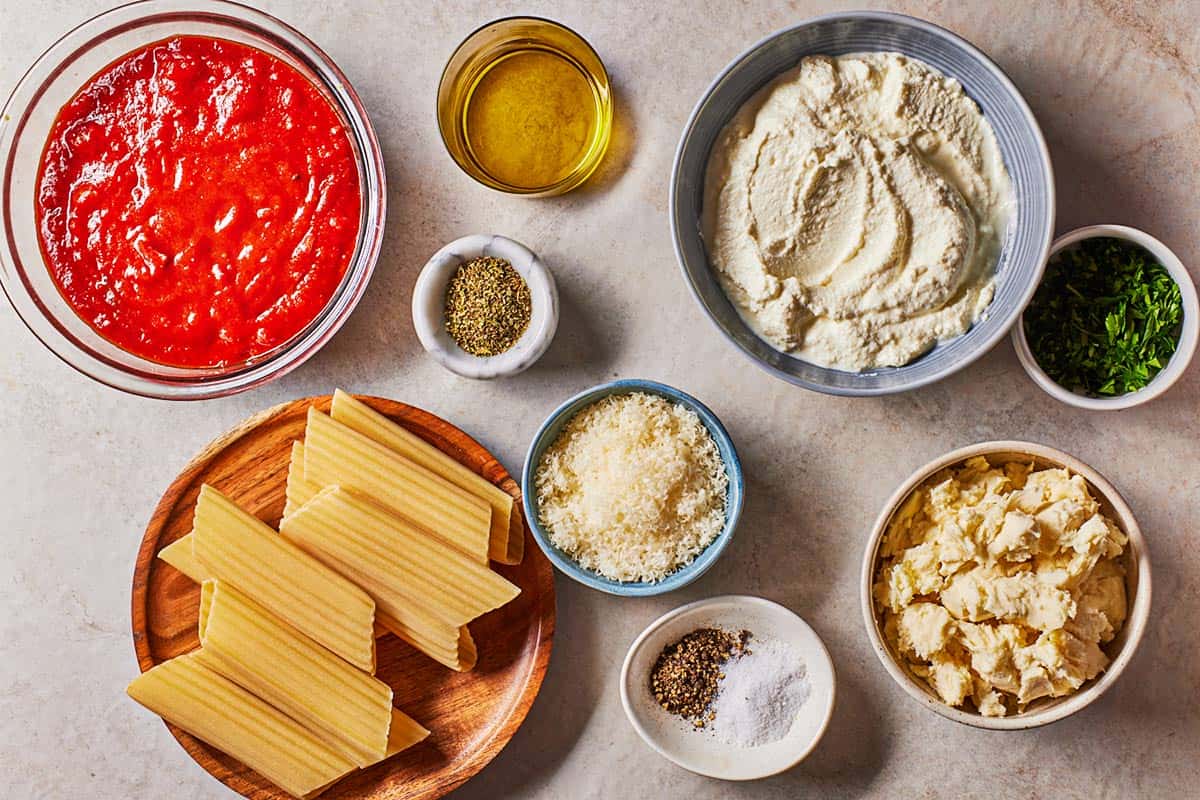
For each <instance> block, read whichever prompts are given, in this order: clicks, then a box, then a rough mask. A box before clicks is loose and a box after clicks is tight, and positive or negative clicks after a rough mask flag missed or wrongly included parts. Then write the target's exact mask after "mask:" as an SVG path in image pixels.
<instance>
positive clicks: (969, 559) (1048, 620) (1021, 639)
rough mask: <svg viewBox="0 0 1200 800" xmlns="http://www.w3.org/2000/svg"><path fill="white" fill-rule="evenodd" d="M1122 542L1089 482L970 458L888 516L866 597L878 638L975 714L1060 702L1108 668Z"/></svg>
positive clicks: (1122, 606)
mask: <svg viewBox="0 0 1200 800" xmlns="http://www.w3.org/2000/svg"><path fill="white" fill-rule="evenodd" d="M1126 544H1127V539H1126V536H1125V534H1124V533H1123V532H1122V531H1121V529H1120V528H1119V527H1118V526H1117V525H1116V524H1115V523H1114V522H1113V521H1112V520H1110V519H1109V518H1108V517H1106V516H1105V515H1104V514H1103V512H1102V510H1101V508H1100V504H1099V503H1098V502H1097V501H1096V498H1095V497H1093V495H1092V493H1091V489H1090V488H1089V487H1088V484H1087V481H1085V480H1084V479H1083V477H1082V476H1080V475H1074V474H1071V473H1070V472H1069V471H1068V470H1065V469H1041V470H1035V469H1034V467H1033V465H1032V464H1020V463H1008V464H1005V465H1003V466H993V465H992V464H990V463H989V462H988V461H987V459H985V458H982V457H977V458H973V459H970V460H968V461H967V462H966V463H965V464H964V465H963V466H961V467H958V468H954V469H947V470H943V471H942V472H940V473H938V474H937V475H935V476H933V478H931V479H930V480H929V481H927V482H926V483H925V484H923V485H922V486H921V487H919V488H917V489H916V490H915V491H914V492H913V494H912V495H910V497H909V498H908V499H907V500H906V501H905V502H904V503H903V504H902V505H901V506H900V508H899V510H898V511H897V512H896V514H895V515H894V516H893V518H892V520H891V522H890V523H889V527H888V530H887V532H886V534H885V536H884V539H883V542H882V543H881V546H880V554H881V557H882V563H881V565H880V567H879V569H878V572H877V575H876V582H875V586H874V594H875V601H876V605H877V607H878V608H879V610H880V613H881V615H882V621H883V630H884V635H885V636H886V638H887V639H888V640H889V642H890V644H891V645H892V648H893V650H894V652H895V653H897V654H898V655H899V656H900V657H901V658H902V659H904V660H905V661H907V662H908V665H909V667H910V668H911V671H912V672H913V673H914V674H915V675H917V676H918V677H920V678H923V679H924V680H926V681H927V682H928V683H929V685H930V687H931V688H932V689H933V690H934V692H936V693H937V695H938V696H939V697H941V699H942V700H943V701H944V702H946V703H947V704H949V705H952V706H960V705H963V704H965V703H967V702H968V701H970V702H971V703H972V704H973V705H974V706H975V708H976V709H977V710H978V711H979V712H980V713H981V714H983V715H985V716H1004V715H1007V714H1010V713H1013V712H1014V711H1016V712H1020V711H1023V710H1024V709H1025V707H1026V705H1027V704H1029V703H1031V702H1033V701H1034V700H1037V699H1038V698H1042V697H1062V696H1064V695H1067V694H1070V693H1071V692H1074V691H1076V690H1078V689H1079V687H1080V686H1082V685H1083V684H1084V683H1085V682H1087V681H1089V680H1091V679H1092V678H1095V677H1096V676H1097V675H1099V674H1100V673H1101V672H1103V671H1104V669H1105V668H1106V667H1107V666H1108V656H1106V655H1105V653H1104V651H1103V650H1102V649H1101V645H1103V644H1106V643H1108V642H1110V641H1112V639H1113V638H1114V637H1115V636H1116V634H1117V632H1118V631H1119V630H1120V628H1121V625H1122V624H1124V621H1125V616H1126V596H1125V571H1124V567H1123V565H1122V561H1121V557H1122V554H1123V553H1124V550H1125V546H1126Z"/></svg>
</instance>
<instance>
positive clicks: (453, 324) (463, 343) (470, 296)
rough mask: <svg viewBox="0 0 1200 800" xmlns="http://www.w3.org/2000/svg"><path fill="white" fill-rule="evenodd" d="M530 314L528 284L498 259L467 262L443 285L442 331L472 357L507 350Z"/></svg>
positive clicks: (479, 259)
mask: <svg viewBox="0 0 1200 800" xmlns="http://www.w3.org/2000/svg"><path fill="white" fill-rule="evenodd" d="M531 314H532V303H531V298H530V294H529V286H528V284H526V283H525V279H524V278H522V277H521V275H520V273H518V272H517V271H516V270H515V269H513V266H512V264H510V263H508V262H507V261H505V260H504V259H502V258H491V257H488V256H484V257H481V258H476V259H473V260H472V261H468V262H467V263H465V264H463V265H462V266H461V267H459V268H458V270H457V271H456V272H455V273H454V275H453V276H452V277H451V278H450V282H449V283H448V284H447V285H446V305H445V317H446V332H447V333H449V334H450V338H452V339H454V341H455V342H456V343H457V344H458V346H459V347H461V348H462V349H463V350H465V351H467V352H468V353H470V354H471V355H473V356H494V355H498V354H500V353H503V352H504V351H505V350H508V349H509V348H510V347H512V346H513V345H514V344H516V343H517V340H518V339H520V338H521V334H523V333H525V329H526V328H528V327H529V319H530V316H531Z"/></svg>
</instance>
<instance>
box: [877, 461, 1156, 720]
mask: <svg viewBox="0 0 1200 800" xmlns="http://www.w3.org/2000/svg"><path fill="white" fill-rule="evenodd" d="M975 456H987V457H988V460H989V461H991V462H992V463H993V464H1003V463H1008V462H1009V461H1014V460H1019V461H1025V462H1028V461H1033V462H1034V463H1035V464H1036V465H1037V466H1039V467H1066V468H1067V469H1068V470H1070V471H1071V472H1073V473H1075V474H1078V475H1082V476H1083V478H1084V480H1086V481H1087V482H1088V485H1089V486H1090V487H1091V489H1092V493H1093V494H1094V495H1095V497H1096V499H1097V500H1098V501H1099V503H1100V507H1101V509H1102V511H1103V512H1104V513H1105V514H1106V515H1108V517H1109V518H1110V519H1112V520H1113V521H1114V522H1116V523H1117V525H1118V526H1119V527H1120V528H1121V530H1122V531H1124V532H1125V535H1126V536H1128V537H1129V544H1128V546H1127V547H1126V549H1125V554H1124V556H1123V558H1124V559H1125V567H1126V574H1125V591H1126V597H1127V598H1128V603H1129V611H1128V615H1127V617H1126V619H1125V625H1124V626H1123V627H1122V628H1121V630H1120V631H1119V632H1118V633H1117V636H1116V638H1115V639H1113V641H1111V642H1109V643H1108V644H1106V645H1105V646H1104V647H1103V648H1102V649H1103V650H1104V652H1105V653H1106V654H1107V655H1108V656H1109V658H1111V659H1112V663H1110V664H1109V665H1108V669H1106V670H1105V671H1104V672H1102V673H1101V674H1100V675H1099V677H1097V678H1095V679H1094V680H1091V681H1089V682H1088V683H1085V684H1084V685H1083V686H1082V687H1080V688H1079V690H1078V691H1077V692H1075V693H1074V694H1071V695H1067V696H1066V697H1059V698H1042V699H1041V700H1036V701H1034V702H1033V703H1031V704H1030V705H1029V707H1028V708H1027V709H1026V710H1025V713H1024V714H1017V715H1013V716H1009V717H985V716H983V715H981V714H979V713H977V712H975V711H968V710H965V709H961V708H954V707H952V706H948V705H946V704H945V703H943V702H942V701H941V699H940V698H939V697H938V696H937V695H936V694H935V693H934V691H933V689H932V688H930V686H929V684H927V683H926V682H925V681H923V680H921V679H920V678H918V677H916V676H915V675H913V674H912V673H911V672H910V671H909V670H908V668H907V667H906V666H905V665H904V661H903V659H901V658H899V657H898V656H897V655H896V654H895V653H893V652H892V649H891V647H890V646H889V645H888V643H887V640H886V639H885V637H884V636H883V631H882V622H881V620H880V619H879V614H878V612H877V609H876V607H875V601H874V597H873V596H872V591H871V590H872V587H873V585H874V582H875V574H876V572H877V571H878V567H879V558H878V551H879V544H880V542H881V541H882V540H883V535H884V533H885V532H886V531H887V527H888V523H889V522H890V521H891V519H892V514H894V513H895V511H896V509H898V508H900V506H901V505H902V504H903V503H904V501H905V500H907V499H908V496H909V494H910V493H911V492H912V491H913V489H916V488H917V487H918V486H920V485H921V484H922V483H924V482H925V481H926V480H927V479H928V478H929V477H931V476H932V475H933V474H934V473H936V472H938V471H939V470H942V469H945V468H946V467H951V466H955V465H957V464H960V463H962V462H963V461H966V460H967V459H968V458H974V457H975ZM860 599H861V601H862V611H863V619H864V621H865V622H866V626H867V636H868V638H869V639H870V640H871V646H872V648H873V649H874V650H875V655H877V656H878V657H879V661H880V662H881V663H882V664H883V666H884V668H885V669H886V670H887V671H888V674H889V675H891V676H892V678H894V679H895V681H896V683H898V684H899V685H900V688H902V689H903V690H904V691H905V692H907V693H908V695H909V696H910V697H912V698H913V699H915V700H916V701H917V702H919V703H921V704H922V705H923V706H925V707H926V708H928V709H930V710H931V711H934V712H936V713H938V714H941V715H942V716H943V717H946V718H947V719H952V720H954V721H955V722H962V723H965V724H967V725H972V726H974V727H976V728H988V729H991V730H1006V731H1011V730H1024V729H1027V728H1036V727H1038V726H1040V725H1045V724H1047V723H1050V722H1055V721H1057V720H1060V719H1062V718H1064V717H1068V716H1070V715H1071V714H1074V713H1075V712H1076V711H1080V710H1081V709H1083V708H1085V707H1086V706H1088V705H1089V704H1091V703H1092V702H1093V701H1094V700H1096V699H1098V698H1099V697H1100V695H1102V694H1104V693H1105V692H1106V691H1108V689H1109V687H1110V686H1112V685H1113V683H1115V682H1116V680H1117V678H1119V677H1120V675H1121V673H1122V672H1123V671H1124V670H1125V667H1126V666H1128V665H1129V661H1130V660H1131V659H1132V658H1133V654H1134V651H1135V650H1137V646H1138V643H1139V642H1140V641H1141V639H1142V634H1143V633H1145V631H1146V624H1147V622H1148V620H1149V618H1150V556H1149V554H1148V553H1147V551H1146V540H1145V538H1144V537H1143V536H1142V531H1141V529H1140V528H1139V527H1138V524H1137V521H1136V520H1135V519H1134V518H1133V512H1132V511H1131V510H1130V508H1129V506H1128V504H1126V502H1125V500H1124V499H1123V498H1122V497H1121V495H1120V493H1119V492H1118V491H1117V490H1116V488H1115V487H1114V486H1113V485H1112V484H1111V483H1109V482H1108V480H1107V479H1106V478H1105V477H1104V476H1103V475H1101V474H1100V473H1099V472H1097V471H1096V470H1094V469H1092V468H1091V467H1089V466H1088V465H1087V464H1085V463H1083V462H1082V461H1080V460H1079V459H1077V458H1075V457H1074V456H1071V455H1068V454H1066V453H1064V452H1062V451H1061V450H1056V449H1054V448H1053V447H1047V446H1046V445H1041V444H1033V443H1031V442H1015V441H998V442H982V443H980V444H974V445H970V446H969V447H962V448H959V449H958V450H954V451H952V452H950V453H947V454H946V455H944V456H942V457H941V458H936V459H934V460H933V461H930V462H929V463H928V464H926V465H925V466H923V467H921V468H920V469H918V470H917V471H916V472H914V473H913V474H912V475H910V476H909V478H908V480H906V481H905V482H904V483H903V484H902V485H901V486H900V488H899V489H897V490H896V491H895V493H894V494H893V495H892V496H891V497H890V498H888V501H887V503H886V504H884V507H883V511H882V512H881V513H880V514H879V518H878V519H876V521H875V527H874V529H873V530H872V531H871V536H870V538H869V539H868V540H867V550H866V553H865V555H864V558H863V565H862V576H861V586H860Z"/></svg>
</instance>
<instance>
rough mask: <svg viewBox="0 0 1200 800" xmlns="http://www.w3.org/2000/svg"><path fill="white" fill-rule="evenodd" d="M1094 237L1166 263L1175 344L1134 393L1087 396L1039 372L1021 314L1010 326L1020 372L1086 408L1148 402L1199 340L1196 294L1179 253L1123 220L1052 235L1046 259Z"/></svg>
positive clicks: (1184, 362) (1172, 377)
mask: <svg viewBox="0 0 1200 800" xmlns="http://www.w3.org/2000/svg"><path fill="white" fill-rule="evenodd" d="M1098 237H1109V238H1113V239H1124V240H1126V241H1129V242H1133V243H1134V244H1137V245H1140V246H1141V247H1143V248H1145V249H1146V250H1148V251H1149V252H1150V253H1151V255H1153V256H1154V257H1155V258H1157V259H1158V261H1159V263H1160V264H1162V265H1163V266H1164V267H1166V269H1167V272H1169V273H1170V275H1171V278H1172V279H1173V280H1174V281H1175V283H1176V284H1178V286H1179V294H1180V297H1181V298H1182V300H1183V330H1182V331H1180V334H1179V344H1178V345H1177V346H1176V348H1175V353H1174V354H1173V355H1172V356H1171V360H1170V361H1168V362H1167V365H1166V366H1165V367H1163V368H1162V370H1161V371H1159V373H1158V374H1157V375H1155V376H1154V378H1153V379H1152V380H1151V381H1150V383H1149V384H1147V385H1146V386H1145V387H1144V388H1142V389H1139V390H1137V391H1136V392H1130V393H1128V394H1123V395H1120V396H1117V397H1087V396H1086V395H1082V394H1076V393H1075V392H1072V391H1071V390H1070V389H1066V388H1064V387H1062V386H1060V385H1059V384H1057V383H1055V382H1054V379H1053V378H1051V377H1050V376H1049V375H1047V374H1046V373H1045V372H1044V371H1042V368H1041V367H1040V366H1039V365H1038V363H1037V359H1035V358H1034V357H1033V352H1032V351H1031V350H1030V349H1029V342H1028V340H1027V339H1026V338H1025V315H1024V314H1023V313H1022V315H1021V318H1020V319H1019V320H1017V324H1016V325H1014V326H1013V331H1012V341H1013V347H1014V348H1016V351H1017V358H1018V359H1020V361H1021V366H1023V367H1025V371H1026V372H1028V373H1029V377H1031V378H1033V381H1034V383H1036V384H1037V385H1038V386H1040V387H1041V388H1042V389H1043V390H1044V391H1045V392H1046V393H1047V394H1049V395H1050V396H1051V397H1054V398H1055V399H1057V400H1061V401H1062V402H1064V403H1066V404H1067V405H1072V406H1075V407H1076V408H1086V409H1089V410H1091V411H1115V410H1117V409H1121V408H1130V407H1132V406H1137V405H1141V404H1142V403H1148V402H1150V401H1151V400H1153V399H1154V398H1156V397H1158V396H1159V395H1160V394H1162V393H1163V392H1165V391H1167V389H1170V388H1171V386H1172V385H1173V384H1174V383H1175V381H1177V380H1179V378H1180V376H1181V375H1183V373H1184V372H1185V371H1186V370H1187V368H1188V364H1190V363H1191V361H1192V356H1193V355H1195V353H1196V343H1197V340H1198V339H1200V303H1197V299H1196V285H1195V284H1194V283H1192V277H1191V275H1189V274H1188V271H1187V268H1186V267H1184V266H1183V263H1182V262H1181V261H1180V260H1179V258H1178V257H1177V256H1176V255H1175V254H1174V253H1173V252H1171V250H1170V248H1168V247H1167V246H1166V245H1165V244H1163V243H1162V242H1160V241H1159V240H1158V239H1155V238H1154V237H1153V236H1151V235H1150V234H1148V233H1146V232H1144V231H1139V230H1138V229H1137V228H1130V227H1127V226H1125V225H1089V226H1087V227H1086V228H1076V229H1075V230H1073V231H1071V232H1070V233H1067V234H1065V235H1063V236H1060V237H1059V238H1058V239H1055V240H1054V244H1053V245H1051V247H1050V254H1049V256H1048V257H1047V263H1049V261H1050V260H1052V259H1053V258H1054V256H1055V255H1057V254H1058V253H1060V252H1062V251H1063V250H1065V249H1066V248H1068V247H1071V246H1072V245H1075V244H1078V243H1079V242H1082V241H1083V240H1084V239H1095V238H1098Z"/></svg>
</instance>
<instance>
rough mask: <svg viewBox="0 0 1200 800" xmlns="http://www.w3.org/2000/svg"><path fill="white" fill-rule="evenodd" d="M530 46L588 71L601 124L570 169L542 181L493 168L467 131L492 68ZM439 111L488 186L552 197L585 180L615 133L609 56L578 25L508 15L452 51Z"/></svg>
mask: <svg viewBox="0 0 1200 800" xmlns="http://www.w3.org/2000/svg"><path fill="white" fill-rule="evenodd" d="M531 48H533V49H538V50H543V51H545V52H549V53H553V54H554V55H557V56H559V57H560V58H562V59H564V60H565V61H567V62H569V63H571V64H573V65H574V66H575V67H576V68H577V69H578V70H579V71H580V73H581V74H583V75H584V76H585V78H586V79H587V82H588V85H589V86H591V89H592V98H593V101H594V103H595V110H596V125H595V126H594V130H593V131H592V137H591V140H590V142H589V143H588V146H587V148H586V149H585V150H584V152H583V154H582V155H581V156H580V158H579V160H578V161H577V162H576V163H575V166H574V168H573V169H571V171H570V172H569V173H568V174H567V175H565V176H563V177H562V178H561V179H560V180H558V181H556V182H555V183H550V184H546V185H542V186H517V185H515V184H511V183H506V182H504V181H503V180H500V179H499V178H497V177H495V176H494V175H492V174H491V173H489V172H488V170H487V168H486V167H485V166H484V165H483V164H482V163H480V161H479V159H477V158H476V157H475V154H474V152H473V151H472V149H471V144H470V141H469V137H468V136H467V133H466V118H467V108H468V106H469V105H470V101H471V96H472V93H473V92H474V90H475V87H476V86H477V85H478V83H479V81H480V79H481V78H482V76H483V75H484V74H485V73H486V72H487V71H488V69H490V68H491V67H492V66H493V65H495V64H496V63H497V62H498V61H499V60H500V59H502V58H503V57H505V56H506V55H509V54H511V53H513V52H515V51H520V50H528V49H531ZM437 115H438V129H439V131H440V132H441V134H442V142H443V143H444V144H445V145H446V150H447V151H449V153H450V156H451V158H453V159H454V163H456V164H458V166H459V168H460V169H462V171H463V172H465V173H467V174H468V175H470V176H471V177H472V178H474V179H475V180H476V181H478V182H479V183H482V184H483V185H484V186H487V187H489V188H492V189H495V190H497V191H500V192H505V193H507V194H515V195H522V196H525V197H552V196H554V195H559V194H563V193H565V192H569V191H571V190H572V189H574V188H576V187H578V186H580V185H581V184H582V183H583V182H584V181H586V180H587V179H588V178H589V177H590V176H591V174H592V173H593V172H595V171H596V168H597V167H599V166H600V162H601V161H603V160H604V153H605V151H607V150H608V143H609V140H610V139H611V138H612V126H613V97H612V87H611V86H610V84H609V80H608V72H607V71H606V70H605V68H604V62H602V61H601V60H600V56H599V55H597V54H596V51H595V50H594V49H593V48H592V46H591V45H590V44H588V42H587V40H586V39H584V38H583V37H582V36H580V35H579V34H578V33H576V32H575V31H573V30H571V29H570V28H568V27H566V26H565V25H561V24H559V23H557V22H554V21H553V20H548V19H542V18H541V17H506V18H504V19H497V20H493V21H491V22H489V23H487V24H486V25H484V26H482V27H481V28H479V29H477V30H476V31H475V32H474V33H472V34H471V35H470V36H468V37H467V38H466V39H464V40H463V42H462V44H460V45H459V46H458V48H457V49H456V50H455V51H454V53H453V55H451V56H450V60H449V61H448V62H447V63H446V67H445V69H444V70H442V78H441V81H440V83H439V85H438V97H437Z"/></svg>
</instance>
